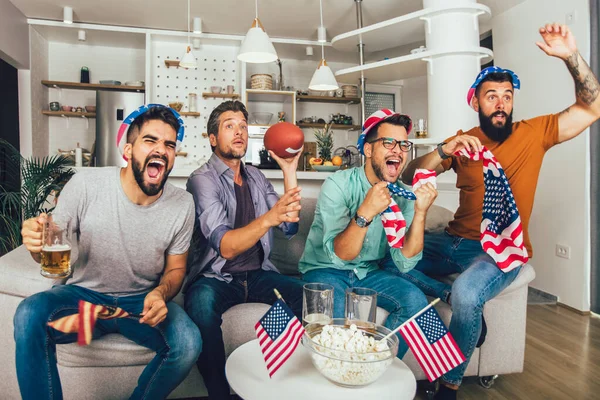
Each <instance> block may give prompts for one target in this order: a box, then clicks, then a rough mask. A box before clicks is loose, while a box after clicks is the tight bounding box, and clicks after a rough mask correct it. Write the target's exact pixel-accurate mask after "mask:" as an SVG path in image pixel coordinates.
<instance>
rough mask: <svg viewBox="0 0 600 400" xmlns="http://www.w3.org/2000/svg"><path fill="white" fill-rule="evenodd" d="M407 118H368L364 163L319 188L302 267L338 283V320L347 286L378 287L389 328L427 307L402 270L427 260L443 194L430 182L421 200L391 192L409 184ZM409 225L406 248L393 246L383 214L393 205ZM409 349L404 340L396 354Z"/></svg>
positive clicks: (317, 278)
mask: <svg viewBox="0 0 600 400" xmlns="http://www.w3.org/2000/svg"><path fill="white" fill-rule="evenodd" d="M411 125H412V123H411V120H410V118H409V117H408V116H406V115H402V114H398V113H394V112H393V111H391V110H387V109H383V110H379V111H377V112H375V113H374V114H373V115H371V116H370V117H369V118H367V120H366V121H365V125H364V126H363V132H362V134H361V135H360V137H359V140H358V148H359V149H360V150H361V152H362V153H363V154H364V156H365V157H366V163H365V165H364V166H362V167H355V168H350V169H346V170H344V171H339V172H336V173H335V174H333V175H332V176H330V177H329V178H327V180H325V183H323V186H322V188H321V193H320V194H319V199H318V201H317V207H316V211H315V219H314V222H313V224H312V226H311V228H310V232H309V233H308V238H307V240H306V247H305V248H304V253H303V254H302V258H301V259H300V263H299V270H300V272H302V273H303V274H304V275H303V277H304V280H306V281H307V282H322V283H327V284H330V285H332V286H333V288H334V297H333V317H334V318H343V317H344V316H345V315H344V304H345V291H346V289H348V288H352V287H361V288H370V289H373V290H376V291H377V305H378V306H379V307H382V308H384V309H385V310H387V311H388V312H389V316H388V317H387V319H386V322H385V326H386V327H388V328H390V329H392V330H393V329H395V328H396V327H398V326H399V325H400V324H401V323H403V322H404V321H406V320H407V319H409V318H410V317H412V316H413V315H415V314H416V313H417V312H418V311H420V310H421V309H422V308H423V307H425V306H426V305H427V299H426V298H425V295H424V294H423V292H422V291H421V290H419V288H418V287H417V286H415V285H414V284H412V283H411V282H410V281H408V280H406V279H404V278H402V277H401V276H398V275H397V274H396V272H398V271H402V272H406V271H408V270H410V269H411V268H413V267H414V266H415V264H416V263H417V261H419V260H420V259H421V251H422V249H423V233H424V230H425V215H426V213H427V210H428V209H429V207H430V206H431V204H433V201H434V200H435V198H436V196H437V191H436V189H435V188H434V186H433V185H432V184H431V183H426V184H425V185H423V186H421V187H420V188H419V189H417V190H416V191H415V193H414V194H415V195H416V198H417V199H416V200H415V201H413V200H407V199H406V198H404V197H402V196H399V195H397V194H391V191H390V188H389V187H388V184H393V185H398V186H400V187H401V188H402V186H403V184H402V183H401V182H400V181H399V178H400V173H401V172H402V169H403V167H404V164H405V163H406V155H407V154H408V152H409V151H410V149H411V148H412V143H411V142H409V141H408V134H409V132H410V128H411ZM392 199H393V201H395V203H396V204H397V205H398V207H399V208H400V211H401V213H402V215H403V218H404V220H405V222H406V226H405V229H406V230H404V229H401V230H400V232H399V233H401V234H402V235H403V234H404V232H406V236H405V238H404V239H405V240H404V245H403V247H401V246H395V247H391V246H390V245H389V244H388V238H387V237H386V230H384V225H383V223H382V216H381V213H383V212H384V211H386V210H387V209H388V207H390V205H391V204H392ZM407 350H408V346H407V344H406V342H405V341H404V339H402V338H400V345H399V347H398V354H397V355H398V358H402V357H403V356H404V354H405V353H406V351H407Z"/></svg>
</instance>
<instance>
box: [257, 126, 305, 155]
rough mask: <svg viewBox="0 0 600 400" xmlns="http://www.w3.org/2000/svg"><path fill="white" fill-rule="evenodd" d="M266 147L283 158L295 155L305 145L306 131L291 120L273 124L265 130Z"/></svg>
mask: <svg viewBox="0 0 600 400" xmlns="http://www.w3.org/2000/svg"><path fill="white" fill-rule="evenodd" d="M264 141H265V148H266V149H267V150H271V151H272V152H273V153H275V154H277V155H278V156H279V157H281V158H291V157H294V156H295V155H296V154H298V152H300V150H301V149H302V146H303V145H304V132H302V129H300V128H298V127H297V126H296V125H294V124H292V123H289V122H279V123H277V124H275V125H271V127H270V128H269V129H267V131H266V132H265V137H264Z"/></svg>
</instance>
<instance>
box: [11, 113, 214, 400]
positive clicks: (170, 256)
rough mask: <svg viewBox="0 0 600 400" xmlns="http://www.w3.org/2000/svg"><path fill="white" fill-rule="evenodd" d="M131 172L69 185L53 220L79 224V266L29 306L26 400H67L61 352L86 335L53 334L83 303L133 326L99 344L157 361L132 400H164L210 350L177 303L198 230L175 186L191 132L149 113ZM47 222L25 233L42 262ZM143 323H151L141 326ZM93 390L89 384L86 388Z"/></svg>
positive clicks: (23, 371)
mask: <svg viewBox="0 0 600 400" xmlns="http://www.w3.org/2000/svg"><path fill="white" fill-rule="evenodd" d="M128 124H130V125H129V129H128V130H127V136H126V142H127V143H126V144H124V146H123V149H122V150H123V156H124V158H126V159H127V160H129V162H128V164H127V166H126V167H125V168H117V167H106V168H90V169H88V170H85V171H79V172H77V173H76V174H75V175H74V176H73V177H72V178H71V180H70V181H69V182H68V183H67V184H66V185H65V187H64V189H63V190H62V192H61V195H60V198H59V200H58V203H57V205H56V208H55V209H54V212H53V214H52V219H53V221H54V222H55V223H57V224H58V225H59V226H66V223H67V222H69V223H70V225H71V228H72V230H73V232H74V233H75V234H76V237H77V250H78V258H77V261H76V262H75V263H74V265H73V275H72V276H71V277H69V278H68V279H67V281H66V284H65V285H56V286H54V287H53V288H52V289H50V290H47V291H44V292H41V293H37V294H34V295H32V296H30V297H28V298H27V299H25V300H23V302H21V304H19V307H18V309H17V312H16V314H15V317H14V327H15V331H14V332H15V341H16V364H17V377H18V381H19V387H20V389H21V395H22V397H23V399H36V400H37V399H61V398H62V397H63V395H62V389H61V384H60V377H59V374H58V369H57V367H56V345H57V344H64V343H72V342H75V341H77V334H76V333H63V332H60V331H58V330H55V329H54V328H51V327H49V326H48V322H50V321H55V320H57V319H59V318H62V317H64V316H66V315H70V314H75V313H77V312H78V303H79V301H80V300H84V301H87V302H90V303H93V304H98V305H108V306H116V307H120V308H121V309H123V310H125V311H126V312H128V313H129V314H130V316H129V317H125V318H117V319H108V320H102V319H99V320H98V321H97V322H96V325H95V328H94V330H93V338H98V337H100V336H103V335H105V334H108V333H120V334H122V335H124V336H125V337H127V338H128V339H130V340H132V341H134V342H136V343H138V344H140V345H142V346H144V347H147V348H149V349H151V350H154V351H155V352H156V356H155V357H154V358H153V359H152V361H150V363H149V364H148V365H147V366H146V368H145V369H144V371H143V372H142V374H141V375H140V377H139V379H138V381H137V387H136V388H135V390H134V391H133V393H132V395H131V398H132V399H142V398H143V399H164V398H166V397H167V396H168V395H169V393H170V392H171V391H172V390H174V389H175V388H176V387H177V386H178V385H179V383H180V382H182V381H183V380H184V379H185V377H186V376H187V375H188V373H189V371H190V369H191V368H192V367H193V365H194V362H195V361H196V358H197V357H198V354H200V350H201V347H202V341H201V338H200V332H199V331H198V328H197V327H196V326H195V325H194V323H193V322H192V320H191V319H190V318H189V317H188V316H187V314H186V313H185V311H183V309H182V308H181V307H179V306H178V305H177V304H175V303H173V302H171V301H170V300H171V299H172V298H173V297H174V296H175V295H176V294H177V293H178V292H179V289H180V288H181V285H182V283H183V280H184V277H185V272H186V259H187V252H188V247H189V244H190V239H191V236H192V231H193V226H194V202H193V200H192V196H190V194H189V193H187V192H186V191H184V190H181V189H178V188H175V187H174V186H172V185H171V184H169V183H166V180H167V177H168V175H169V173H170V172H171V169H172V168H173V163H174V161H175V148H176V146H177V144H178V142H181V140H182V139H183V133H184V131H183V122H182V121H181V120H180V119H179V116H178V114H176V112H175V111H174V110H172V109H170V108H167V107H164V106H158V105H150V106H142V107H140V108H139V109H137V110H136V111H135V112H134V113H132V114H131V115H130V116H129V117H128V118H127V119H126V122H125V123H124V124H123V125H122V127H121V130H120V132H121V134H123V133H124V132H125V130H126V129H127V125H128ZM46 220H47V216H46V215H45V214H41V215H40V216H38V217H36V218H31V219H28V220H26V221H25V222H24V223H23V229H22V234H23V243H24V244H25V246H26V247H27V249H28V250H29V251H30V252H31V254H32V256H33V258H34V259H36V260H37V261H38V262H39V259H40V251H41V250H42V224H44V223H45V222H46ZM134 315H141V316H139V317H134ZM81 384H82V385H84V386H85V385H86V382H81Z"/></svg>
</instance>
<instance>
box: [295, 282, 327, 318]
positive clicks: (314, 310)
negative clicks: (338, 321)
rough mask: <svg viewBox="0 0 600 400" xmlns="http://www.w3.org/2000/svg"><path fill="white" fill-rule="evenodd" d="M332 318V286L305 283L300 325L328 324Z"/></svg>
mask: <svg viewBox="0 0 600 400" xmlns="http://www.w3.org/2000/svg"><path fill="white" fill-rule="evenodd" d="M332 318H333V286H331V285H327V284H325V283H307V284H305V285H304V293H303V296H302V325H303V326H306V325H308V324H313V323H318V324H321V325H326V324H328V323H329V322H330V321H331V319H332Z"/></svg>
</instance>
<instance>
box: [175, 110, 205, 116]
mask: <svg viewBox="0 0 600 400" xmlns="http://www.w3.org/2000/svg"><path fill="white" fill-rule="evenodd" d="M179 115H181V116H182V117H199V116H200V113H199V112H189V111H180V112H179Z"/></svg>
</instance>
